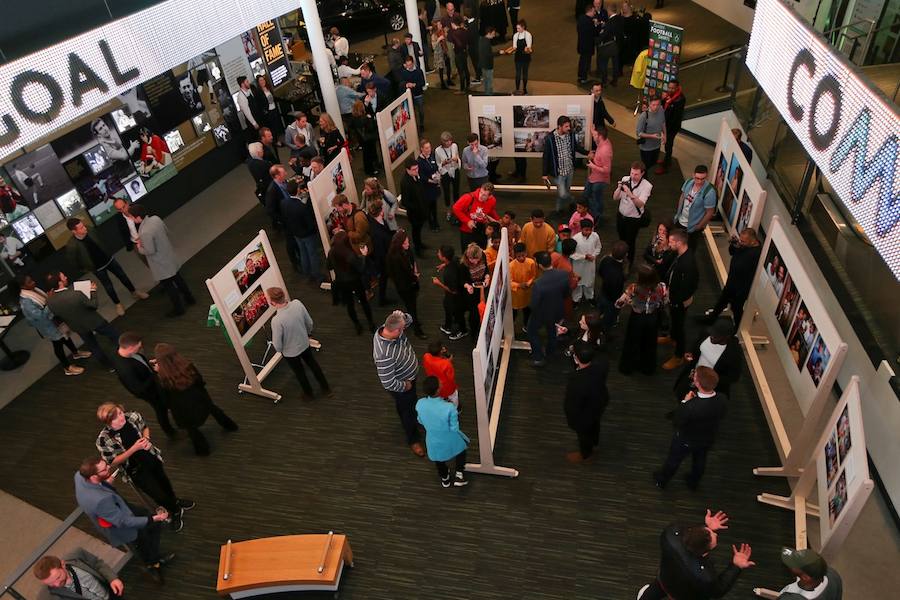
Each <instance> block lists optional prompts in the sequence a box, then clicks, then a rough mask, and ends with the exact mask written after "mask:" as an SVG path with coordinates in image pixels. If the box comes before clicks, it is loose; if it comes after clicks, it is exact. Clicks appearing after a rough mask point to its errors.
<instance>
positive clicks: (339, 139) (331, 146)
mask: <svg viewBox="0 0 900 600" xmlns="http://www.w3.org/2000/svg"><path fill="white" fill-rule="evenodd" d="M343 147H344V136H343V135H341V131H340V129H338V128H337V125H335V124H334V119H332V118H331V115H329V114H328V113H322V115H321V116H320V117H319V152H320V153H321V154H322V157H323V158H324V159H325V165H326V166H327V165H328V163H330V162H331V161H333V160H334V159H335V158H336V157H337V155H338V154H340V153H341V148H343Z"/></svg>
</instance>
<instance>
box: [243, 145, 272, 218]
mask: <svg viewBox="0 0 900 600" xmlns="http://www.w3.org/2000/svg"><path fill="white" fill-rule="evenodd" d="M263 150H264V148H263V145H262V144H261V143H259V142H253V143H252V144H248V145H247V151H248V152H249V153H250V157H249V158H248V159H247V160H246V161H244V164H245V165H247V170H248V171H250V175H251V176H252V177H253V181H255V182H256V191H255V193H256V199H257V200H259V203H260V204H262V205H263V206H265V205H266V190H268V189H269V184H271V183H272V176H271V175H269V169H271V168H272V163H271V162H269V161H267V160H265V159H263Z"/></svg>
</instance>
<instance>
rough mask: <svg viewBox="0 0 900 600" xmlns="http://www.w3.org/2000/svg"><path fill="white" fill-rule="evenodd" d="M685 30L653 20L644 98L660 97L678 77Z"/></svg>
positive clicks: (648, 48)
mask: <svg viewBox="0 0 900 600" xmlns="http://www.w3.org/2000/svg"><path fill="white" fill-rule="evenodd" d="M683 35H684V30H682V29H681V28H680V27H673V26H671V25H667V24H665V23H659V22H657V21H651V24H650V39H649V40H648V47H647V69H646V71H645V76H644V90H643V95H644V98H654V97H656V98H658V97H660V96H662V93H663V92H664V91H665V90H666V87H667V86H668V84H669V82H670V81H672V80H673V79H677V78H678V59H679V57H680V56H681V41H682V36H683Z"/></svg>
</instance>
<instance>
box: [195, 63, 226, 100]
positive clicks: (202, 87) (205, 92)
mask: <svg viewBox="0 0 900 600" xmlns="http://www.w3.org/2000/svg"><path fill="white" fill-rule="evenodd" d="M211 65H212V66H213V67H215V70H213V69H212V68H211ZM190 73H191V78H192V79H193V81H194V89H195V90H196V92H197V96H198V97H199V98H200V102H201V103H202V104H203V110H204V111H207V112H212V111H218V104H217V102H218V99H217V96H216V90H215V85H216V83H218V82H219V81H220V80H221V75H222V73H221V69H219V66H218V63H216V62H209V63H204V64H203V65H201V66H199V67H197V68H195V69H193V70H192V71H191V72H190ZM214 73H218V76H215V75H214Z"/></svg>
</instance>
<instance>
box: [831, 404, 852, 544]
mask: <svg viewBox="0 0 900 600" xmlns="http://www.w3.org/2000/svg"><path fill="white" fill-rule="evenodd" d="M849 410H850V407H849V406H845V407H844V410H843V411H842V412H841V416H840V417H839V418H838V421H837V424H836V426H835V428H834V430H832V432H831V435H830V436H828V441H827V442H826V443H825V487H826V488H827V489H828V523H829V525H831V526H832V527H834V523H835V521H837V519H838V517H839V516H840V515H841V512H842V511H843V510H844V507H845V506H846V505H847V485H848V484H849V483H851V482H852V481H853V478H854V476H855V473H854V464H853V461H852V460H851V458H850V449H851V447H852V445H853V440H852V436H851V434H850V412H849Z"/></svg>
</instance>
